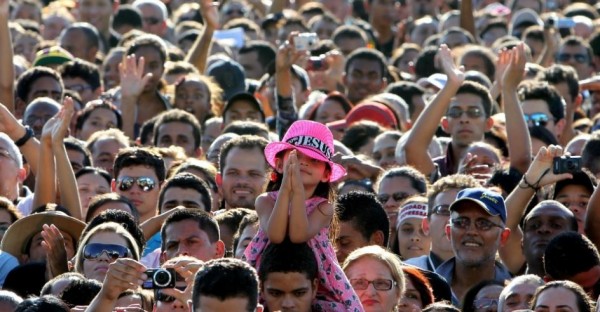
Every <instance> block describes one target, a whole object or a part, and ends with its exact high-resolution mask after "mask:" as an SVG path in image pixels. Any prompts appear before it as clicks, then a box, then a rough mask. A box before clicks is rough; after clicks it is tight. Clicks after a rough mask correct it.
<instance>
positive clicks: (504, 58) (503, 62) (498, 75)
mask: <svg viewBox="0 0 600 312" xmlns="http://www.w3.org/2000/svg"><path fill="white" fill-rule="evenodd" d="M509 64H510V51H509V50H507V49H506V48H504V49H502V50H500V52H499V53H498V60H497V61H496V72H495V74H494V80H495V81H496V83H498V84H499V85H500V86H502V77H504V73H505V72H506V69H507V68H508V65H509Z"/></svg>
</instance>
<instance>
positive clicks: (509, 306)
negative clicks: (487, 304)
mask: <svg viewBox="0 0 600 312" xmlns="http://www.w3.org/2000/svg"><path fill="white" fill-rule="evenodd" d="M507 287H509V288H507V289H505V290H504V291H505V292H506V294H507V295H506V299H505V300H504V307H498V311H500V312H511V311H515V310H521V309H528V308H529V303H530V302H531V299H533V295H534V294H535V291H536V289H537V285H535V284H517V285H513V286H507ZM501 308H502V310H500V309H501Z"/></svg>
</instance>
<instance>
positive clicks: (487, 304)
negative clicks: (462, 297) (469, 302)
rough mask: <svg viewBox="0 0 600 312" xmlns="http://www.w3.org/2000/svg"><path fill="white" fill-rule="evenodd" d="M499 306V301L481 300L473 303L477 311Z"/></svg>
mask: <svg viewBox="0 0 600 312" xmlns="http://www.w3.org/2000/svg"><path fill="white" fill-rule="evenodd" d="M497 306H498V299H488V298H481V299H477V300H475V301H473V307H474V308H475V309H489V308H492V307H497Z"/></svg>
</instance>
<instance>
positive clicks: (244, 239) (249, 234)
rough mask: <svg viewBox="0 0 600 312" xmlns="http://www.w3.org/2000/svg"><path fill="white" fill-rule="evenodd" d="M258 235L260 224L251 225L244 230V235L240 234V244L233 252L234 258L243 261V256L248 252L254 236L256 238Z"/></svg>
mask: <svg viewBox="0 0 600 312" xmlns="http://www.w3.org/2000/svg"><path fill="white" fill-rule="evenodd" d="M256 233H258V224H254V225H252V224H250V225H248V226H246V227H245V228H244V230H243V231H242V233H240V237H239V240H238V244H237V246H236V248H235V250H234V251H233V252H234V256H235V257H236V258H237V259H242V256H243V255H244V252H245V251H246V247H248V245H249V244H250V242H251V241H252V239H253V238H254V236H256Z"/></svg>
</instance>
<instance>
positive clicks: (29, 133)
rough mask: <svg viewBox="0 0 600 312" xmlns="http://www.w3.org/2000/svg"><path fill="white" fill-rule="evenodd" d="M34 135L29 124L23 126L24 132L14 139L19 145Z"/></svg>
mask: <svg viewBox="0 0 600 312" xmlns="http://www.w3.org/2000/svg"><path fill="white" fill-rule="evenodd" d="M33 136H34V133H33V130H32V129H31V128H30V127H29V126H25V134H24V135H23V136H22V137H21V138H20V139H18V140H16V141H15V145H17V147H21V146H23V145H25V143H27V141H29V139H31V138H32V137H33Z"/></svg>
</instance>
